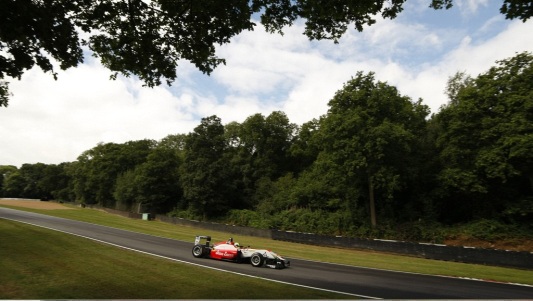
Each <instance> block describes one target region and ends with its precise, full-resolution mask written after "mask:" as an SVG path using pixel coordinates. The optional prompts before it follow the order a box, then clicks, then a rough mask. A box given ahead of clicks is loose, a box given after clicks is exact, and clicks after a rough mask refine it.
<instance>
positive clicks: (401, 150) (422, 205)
mask: <svg viewBox="0 0 533 301" xmlns="http://www.w3.org/2000/svg"><path fill="white" fill-rule="evenodd" d="M532 83H533V55H531V54H530V53H527V52H526V53H520V54H517V55H516V56H515V57H512V58H509V59H505V60H501V61H498V62H497V65H496V66H495V67H492V68H490V69H489V70H488V71H487V72H485V73H482V74H480V75H479V76H478V77H476V78H471V77H469V76H468V75H466V74H464V73H457V74H456V75H454V76H452V77H451V78H450V80H449V83H448V91H447V94H448V95H449V97H450V102H449V104H447V105H446V106H443V107H442V108H441V111H440V112H439V113H438V114H436V115H434V116H432V117H431V118H430V119H429V120H427V119H426V118H427V115H428V108H427V106H425V105H423V104H422V101H421V100H418V101H416V102H415V101H412V100H411V99H410V98H409V97H407V96H403V95H401V94H400V93H399V91H398V90H397V89H396V88H395V87H393V86H390V85H388V84H387V83H384V82H380V81H377V80H376V79H375V78H374V74H373V73H368V74H363V73H362V72H359V73H357V75H356V76H355V77H354V78H352V79H351V80H350V81H348V82H347V83H346V84H345V85H344V87H343V88H342V89H341V90H339V91H338V92H337V93H336V94H335V96H334V97H333V99H331V101H330V102H329V105H330V109H329V110H328V112H327V114H325V115H324V116H322V117H321V118H320V119H319V120H312V121H310V122H308V123H305V124H303V125H302V126H301V127H298V126H297V125H295V124H293V123H291V122H290V121H289V119H288V118H287V116H286V115H285V114H284V113H283V112H272V113H271V114H270V115H268V116H266V117H265V116H263V115H261V114H254V115H252V116H250V117H249V118H247V119H246V120H245V121H244V122H242V123H238V122H231V123H229V124H226V125H223V124H222V120H221V119H220V118H218V117H217V116H210V117H206V118H203V119H202V121H201V123H200V124H199V125H198V126H197V127H196V128H195V129H194V131H193V132H191V133H189V134H179V135H169V136H167V137H166V138H164V139H162V140H161V141H159V142H155V141H151V140H140V141H129V142H126V143H123V144H116V143H107V144H98V145H97V146H96V147H94V148H92V149H90V150H87V151H85V152H84V153H82V154H81V155H80V156H79V157H78V160H77V161H75V162H70V163H62V164H59V165H46V164H42V163H37V164H24V165H23V166H21V168H17V167H15V166H0V172H1V174H2V177H1V178H0V179H1V181H0V184H1V190H0V192H1V196H4V197H26V198H40V197H49V198H50V197H53V198H55V199H57V200H64V201H78V202H84V203H99V204H101V205H103V206H106V207H111V208H120V209H125V210H132V211H137V210H139V209H140V208H142V210H148V211H151V212H157V213H164V212H169V211H170V210H172V211H171V213H170V214H171V215H173V216H178V217H183V218H189V219H203V220H206V219H209V220H217V221H228V222H230V223H235V224H239V225H244V226H254V227H261V228H275V229H282V230H289V231H300V232H313V233H320V234H330V235H332V234H338V235H344V236H357V237H368V238H386V239H401V240H422V241H430V242H440V241H442V240H443V238H444V237H446V236H448V235H457V234H453V233H452V234H449V233H448V232H447V231H448V230H447V229H446V227H448V226H451V225H454V224H458V223H461V224H468V223H469V222H472V221H485V222H476V223H473V224H472V225H470V226H469V227H470V228H471V229H472V232H471V233H469V234H468V235H471V236H474V232H479V234H478V235H479V238H483V239H489V238H491V237H496V238H497V237H498V236H497V233H503V234H504V235H505V236H507V235H508V236H510V235H512V231H515V230H516V231H517V233H518V232H520V233H528V232H531V231H533V229H532V228H531V226H530V224H531V223H530V221H531V218H532V217H533V207H532V204H533V201H532V200H533V194H532V193H533V157H532V154H533V152H531V150H532V149H533V140H532V138H531V137H533V135H532V134H533V123H532V122H531V120H533V94H532V93H533V92H532V91H533V89H532ZM369 217H370V218H369ZM378 220H379V223H377V221H378ZM513 227H515V228H513ZM513 229H514V230H513Z"/></svg>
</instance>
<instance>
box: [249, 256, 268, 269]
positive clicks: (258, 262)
mask: <svg viewBox="0 0 533 301" xmlns="http://www.w3.org/2000/svg"><path fill="white" fill-rule="evenodd" d="M250 263H251V264H252V266H254V267H256V268H257V267H260V266H263V264H264V263H265V258H264V257H263V255H261V254H260V253H253V254H252V257H250Z"/></svg>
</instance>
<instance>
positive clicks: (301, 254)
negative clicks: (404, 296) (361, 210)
mask: <svg viewBox="0 0 533 301" xmlns="http://www.w3.org/2000/svg"><path fill="white" fill-rule="evenodd" d="M17 209H22V208H17ZM24 210H29V211H33V212H39V213H43V214H49V215H54V216H58V217H64V218H69V219H74V220H80V221H86V222H91V223H95V224H100V225H105V226H110V227H115V228H120V229H126V230H130V231H135V232H141V233H146V234H151V235H156V236H161V237H168V238H172V239H179V240H185V241H190V242H191V246H192V242H193V239H194V235H196V234H205V235H211V236H212V237H213V239H214V240H215V241H217V240H226V239H227V238H228V237H229V236H232V235H231V234H228V233H222V232H213V231H209V233H207V232H206V230H203V229H196V228H191V227H183V226H177V225H171V224H166V223H162V222H158V221H150V222H148V221H143V220H133V219H128V218H124V217H120V216H115V215H111V214H108V213H106V212H102V211H98V210H92V209H79V208H75V207H72V209H71V210H35V209H24ZM233 237H234V238H235V240H236V241H238V242H240V243H241V244H243V245H251V246H252V247H258V248H260V247H268V248H271V249H273V250H275V251H276V252H278V253H280V254H282V255H285V256H287V257H292V258H303V259H309V260H318V261H328V262H335V263H340V264H348V265H356V266H363V267H370V268H380V269H388V270H398V271H406V272H414V273H423V274H432V275H446V276H456V277H466V278H478V279H487V280H494V281H503V282H513V283H524V284H531V285H533V271H527V270H518V269H510V268H500V267H491V266H483V265H474V264H463V263H456V262H443V261H436V260H427V259H421V258H414V257H407V256H398V255H390V254H383V253H373V252H367V251H357V250H347V249H338V248H327V247H319V246H309V245H302V244H294V243H288V242H282V241H273V240H269V239H263V238H257V237H246V236H237V235H233Z"/></svg>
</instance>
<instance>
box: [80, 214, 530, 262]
mask: <svg viewBox="0 0 533 301" xmlns="http://www.w3.org/2000/svg"><path fill="white" fill-rule="evenodd" d="M90 207H94V208H95V209H96V208H98V209H101V210H105V211H107V212H109V213H113V214H119V215H122V216H126V217H130V218H138V219H140V218H141V217H142V214H138V213H132V212H125V211H119V210H115V209H109V208H102V207H98V206H90ZM155 219H156V220H159V221H162V222H166V223H171V224H178V225H183V226H190V227H197V228H201V229H205V230H207V231H209V230H211V231H221V232H228V233H232V234H238V235H247V236H255V237H264V238H271V239H274V240H282V241H290V242H296V243H303V244H312V245H320V246H338V247H342V248H355V249H365V250H374V251H379V252H388V253H394V254H404V255H410V256H417V257H422V258H427V259H436V260H446V261H457V262H465V263H476V264H485V265H493V266H503V267H513V268H520V269H533V253H531V252H516V251H505V250H492V249H480V248H470V247H454V246H445V245H436V244H425V243H414V242H403V241H393V240H381V239H361V238H353V237H335V236H324V235H317V234H312V233H300V232H290V231H277V230H266V229H255V228H250V227H240V226H234V225H227V224H219V223H210V222H200V221H193V220H187V219H182V218H176V217H168V216H166V215H160V214H158V215H155ZM196 234H198V235H203V234H205V235H209V233H196Z"/></svg>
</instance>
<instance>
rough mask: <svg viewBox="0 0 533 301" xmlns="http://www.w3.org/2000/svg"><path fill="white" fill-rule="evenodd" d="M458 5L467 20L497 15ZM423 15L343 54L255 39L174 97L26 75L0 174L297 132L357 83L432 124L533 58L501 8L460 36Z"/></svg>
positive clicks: (321, 46)
mask: <svg viewBox="0 0 533 301" xmlns="http://www.w3.org/2000/svg"><path fill="white" fill-rule="evenodd" d="M420 3H422V4H423V5H424V7H427V2H426V1H421V2H420ZM457 3H461V5H462V9H461V10H462V11H467V10H468V11H469V13H471V14H476V12H479V11H481V10H482V9H481V8H485V6H487V5H491V4H490V3H488V2H487V1H462V2H457ZM422 4H420V5H422ZM492 9H494V7H491V8H490V10H492ZM486 10H488V9H486ZM426 11H427V10H426ZM431 11H432V10H431ZM418 13H424V10H421V9H420V8H419V7H417V6H413V5H411V8H409V9H408V8H406V11H405V12H403V13H402V14H405V17H399V18H397V19H395V20H378V23H376V24H375V25H373V26H371V27H369V28H367V29H365V31H364V32H362V33H360V32H356V31H355V30H353V29H352V30H350V31H349V32H347V33H346V35H345V36H344V37H343V38H342V39H341V40H340V44H333V42H331V41H312V42H310V41H308V40H307V37H305V36H304V35H302V32H303V25H302V24H301V23H297V24H296V25H295V26H293V27H291V28H288V29H286V30H285V35H284V36H280V35H276V34H274V35H271V34H268V33H266V32H264V30H263V29H262V28H261V27H258V28H256V30H255V31H254V32H246V33H243V34H241V35H239V36H237V37H235V38H234V39H232V42H231V43H230V44H228V45H225V46H222V47H219V49H218V51H219V52H218V55H219V56H220V57H224V58H226V60H227V65H225V66H224V65H221V66H219V68H217V69H216V70H215V71H214V72H213V74H212V76H211V77H210V78H208V77H206V76H204V75H201V74H200V72H198V71H196V70H195V69H194V67H193V66H192V65H191V64H189V63H182V64H180V67H179V68H178V75H179V76H178V79H177V81H176V83H175V84H174V85H173V86H172V87H157V88H154V89H149V88H143V87H142V84H141V83H140V82H139V81H138V80H136V79H135V78H119V79H118V80H116V81H110V80H109V79H108V78H109V75H110V72H109V71H108V70H106V69H105V68H103V67H102V66H101V65H100V64H99V63H97V62H95V61H94V60H93V59H89V60H88V61H87V62H86V63H85V64H83V65H81V66H79V67H78V68H76V69H71V70H68V71H64V72H63V71H62V72H59V80H58V81H54V80H53V79H52V77H51V75H49V74H43V73H42V72H41V71H40V70H30V71H28V72H27V73H26V74H25V75H24V76H23V78H22V80H21V81H12V82H11V85H10V87H11V90H12V92H13V93H14V96H13V97H12V99H11V100H10V105H9V107H8V108H0V120H1V121H2V122H1V123H0V137H1V141H0V145H2V149H1V152H0V164H2V165H3V164H14V165H20V164H22V163H35V162H44V163H60V162H64V161H74V160H75V159H76V157H77V156H78V155H80V154H81V152H83V151H85V150H88V149H90V148H92V147H94V146H96V144H97V143H98V142H117V143H122V142H125V141H128V140H138V139H145V138H146V139H161V138H163V137H165V136H166V135H169V134H176V133H188V132H190V131H191V130H192V129H193V128H194V127H195V126H197V125H198V124H199V122H200V118H202V117H207V116H211V115H217V116H219V117H221V118H222V121H223V122H224V123H228V122H231V121H238V122H242V121H244V119H245V118H247V117H249V116H251V115H253V114H256V113H261V114H264V115H268V114H270V113H271V112H272V111H275V110H281V111H284V112H285V113H286V114H287V115H288V117H289V119H290V120H291V122H294V123H298V124H302V123H304V122H307V121H310V120H311V119H313V118H317V117H319V116H321V115H323V114H325V113H327V109H328V107H327V103H328V102H329V100H330V99H331V98H332V97H333V96H334V94H335V92H336V91H338V90H339V89H341V88H342V86H343V84H344V83H345V82H347V81H348V80H350V78H351V77H352V76H354V75H356V72H357V71H364V72H369V71H374V72H375V73H376V79H377V80H380V81H387V82H388V83H389V84H391V85H394V86H397V87H398V89H399V91H400V93H402V94H403V95H408V96H410V97H411V98H412V99H413V100H416V99H418V98H419V97H422V98H423V99H424V103H425V104H427V105H429V106H430V108H431V109H432V111H433V112H437V111H438V108H439V107H440V106H441V105H442V104H444V103H446V102H447V99H446V96H445V95H444V93H443V91H444V88H445V84H446V80H447V78H448V77H449V76H451V75H453V74H454V73H455V72H457V71H466V72H467V73H469V74H471V75H472V76H477V75H478V74H479V73H481V72H484V71H486V70H487V69H488V68H490V67H491V66H493V65H494V62H495V61H496V60H500V59H503V58H507V57H511V56H513V55H514V54H515V52H522V51H525V50H531V49H533V40H531V39H527V38H524V37H528V36H529V35H530V33H531V32H532V31H533V23H532V22H528V23H522V22H519V21H513V22H510V21H503V18H502V17H501V16H500V15H499V13H498V11H497V8H496V9H495V11H494V12H493V13H492V15H490V16H486V17H485V21H484V22H481V25H480V24H477V23H476V24H477V25H476V26H475V27H473V28H467V27H465V26H463V24H462V23H461V22H466V21H468V19H467V18H466V19H461V16H459V17H458V19H460V20H461V22H460V23H461V24H455V23H453V22H451V23H450V24H447V25H446V26H444V25H443V23H439V24H438V25H435V24H433V23H431V22H429V23H428V22H426V21H425V19H424V22H422V21H421V19H420V20H419V19H417V18H418V16H419V15H418ZM432 13H433V12H432ZM447 14H449V15H452V14H456V15H457V14H460V13H458V12H457V11H456V12H453V11H451V10H450V11H448V12H447ZM465 20H466V21H465ZM440 22H442V19H441V20H440Z"/></svg>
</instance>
